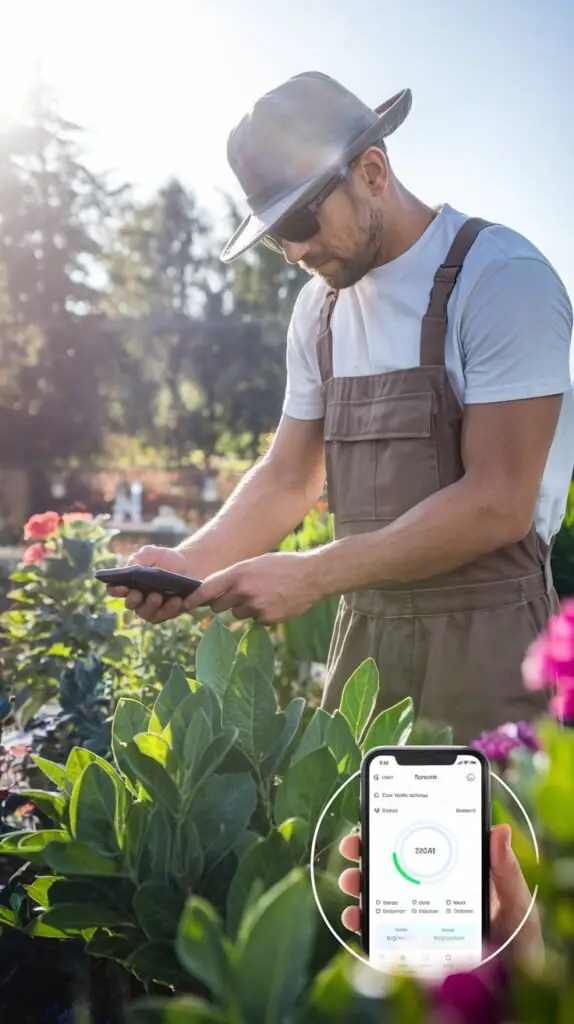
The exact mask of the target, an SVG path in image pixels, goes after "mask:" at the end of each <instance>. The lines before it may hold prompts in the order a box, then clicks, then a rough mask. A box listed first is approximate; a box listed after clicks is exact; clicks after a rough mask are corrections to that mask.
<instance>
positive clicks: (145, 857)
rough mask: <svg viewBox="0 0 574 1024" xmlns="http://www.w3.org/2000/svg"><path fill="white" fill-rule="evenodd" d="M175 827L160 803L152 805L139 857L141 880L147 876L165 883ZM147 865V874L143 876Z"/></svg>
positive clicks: (168, 871)
mask: <svg viewBox="0 0 574 1024" xmlns="http://www.w3.org/2000/svg"><path fill="white" fill-rule="evenodd" d="M175 828H176V826H175V822H174V820H173V818H172V817H171V816H170V815H169V813H168V811H167V810H166V808H165V807H164V806H162V804H158V806H157V807H154V809H153V811H152V813H151V815H150V818H149V820H148V824H147V828H146V832H145V837H144V842H143V850H142V858H140V865H139V867H140V871H141V869H142V867H143V869H144V875H143V876H142V879H141V880H142V881H146V878H147V877H149V878H153V879H155V880H156V881H159V882H164V883H167V881H168V878H169V875H170V869H171V864H172V848H173V842H174V836H175ZM147 865H149V876H145V869H146V866H147Z"/></svg>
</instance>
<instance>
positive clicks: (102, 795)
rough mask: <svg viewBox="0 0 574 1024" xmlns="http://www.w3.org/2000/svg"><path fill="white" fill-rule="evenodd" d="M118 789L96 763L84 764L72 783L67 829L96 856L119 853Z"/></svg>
mask: <svg viewBox="0 0 574 1024" xmlns="http://www.w3.org/2000/svg"><path fill="white" fill-rule="evenodd" d="M117 800H118V790H117V789H116V787H115V786H114V783H113V781H112V779H111V778H110V777H109V775H108V773H107V772H105V771H104V770H103V768H101V766H100V765H99V764H94V763H92V764H88V765H87V766H86V768H84V771H83V772H82V774H81V775H80V777H79V778H78V779H76V781H75V783H74V788H73V790H72V796H71V799H70V828H71V831H72V835H73V836H74V838H75V839H78V840H79V841H80V842H81V843H86V845H88V846H91V847H93V849H94V850H97V851H98V852H99V853H103V854H104V855H111V856H114V855H115V854H117V853H118V852H119V849H120V845H119V842H118V830H117V818H118V811H117Z"/></svg>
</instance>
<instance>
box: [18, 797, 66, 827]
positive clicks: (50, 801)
mask: <svg viewBox="0 0 574 1024" xmlns="http://www.w3.org/2000/svg"><path fill="white" fill-rule="evenodd" d="M19 794H20V796H22V797H26V799H27V800H30V801H31V802H32V803H33V804H34V805H35V806H36V807H37V808H38V810H40V811H42V814H45V815H46V816H47V817H48V818H50V819H51V820H52V821H53V822H54V824H56V825H58V824H60V822H61V821H62V820H63V818H64V814H65V810H66V801H65V799H64V797H63V796H60V794H59V793H50V792H48V790H45V789H22V790H19Z"/></svg>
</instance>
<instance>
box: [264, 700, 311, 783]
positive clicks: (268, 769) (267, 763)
mask: <svg viewBox="0 0 574 1024" xmlns="http://www.w3.org/2000/svg"><path fill="white" fill-rule="evenodd" d="M304 710H305V699H304V698H303V697H294V698H293V700H292V701H290V703H289V704H288V705H287V707H286V708H285V711H282V712H281V713H280V715H279V716H278V717H279V718H280V719H281V722H282V727H281V732H280V733H279V736H278V737H277V741H276V743H275V746H274V747H273V749H272V750H271V752H270V753H269V755H268V756H267V757H266V758H265V760H264V761H263V763H262V765H261V777H262V778H263V779H266V778H267V777H268V776H269V775H272V774H273V772H275V771H277V770H278V768H279V766H280V764H281V762H282V760H283V758H284V757H285V756H286V754H287V752H288V751H289V748H290V746H291V744H292V743H293V740H294V739H295V736H296V735H297V730H298V728H299V725H300V722H301V716H302V714H303V711H304Z"/></svg>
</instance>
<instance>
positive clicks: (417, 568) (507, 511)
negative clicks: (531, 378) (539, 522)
mask: <svg viewBox="0 0 574 1024" xmlns="http://www.w3.org/2000/svg"><path fill="white" fill-rule="evenodd" d="M561 404H562V395H551V396H549V397H545V398H530V399H526V400H524V401H517V402H500V403H498V404H492V405H471V406H468V407H467V409H466V411H465V415H464V426H463V441H462V448H463V464H464V468H465V474H464V476H463V477H462V479H461V480H460V481H458V482H457V483H456V484H452V485H451V486H450V487H445V488H444V489H443V490H442V491H438V492H437V493H436V494H433V495H432V496H431V497H430V498H427V499H426V501H423V502H421V504H420V505H417V506H416V507H415V508H413V509H411V510H410V511H409V512H407V513H405V515H403V516H400V518H399V519H397V520H396V521H395V522H394V523H391V524H390V526H386V527H385V528H384V529H383V530H377V531H375V532H373V533H372V534H367V535H363V536H360V537H349V538H346V539H345V540H342V541H337V542H335V543H334V544H332V545H330V546H329V547H326V548H322V549H321V551H320V552H318V554H317V561H318V562H320V563H321V567H320V569H319V570H318V571H319V574H320V576H321V578H322V579H323V581H324V582H323V588H324V592H325V593H330V594H341V593H345V592H347V591H351V590H354V589H356V588H358V587H368V586H374V585H375V584H376V583H381V582H385V581H389V582H391V581H401V582H402V581H404V582H408V581H410V580H421V579H428V578H429V577H431V576H438V575H440V574H442V573H444V572H449V571H450V570H452V569H456V568H458V567H459V566H461V565H464V564H465V563H467V562H472V561H473V560H474V559H475V558H478V557H480V555H484V554H486V553H487V552H489V551H495V550H496V549H497V548H500V547H503V546H504V545H506V544H510V543H512V542H513V541H518V540H520V539H521V538H522V537H524V536H525V535H526V534H527V533H528V531H529V529H530V527H531V524H532V522H533V519H534V513H535V508H536V501H537V498H538V493H539V490H540V482H541V479H542V474H543V472H544V467H545V465H546V459H547V457H548V452H549V450H550V445H551V443H552V439H553V437H554V432H555V430H556V424H557V422H558V416H559V413H560V407H561Z"/></svg>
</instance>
